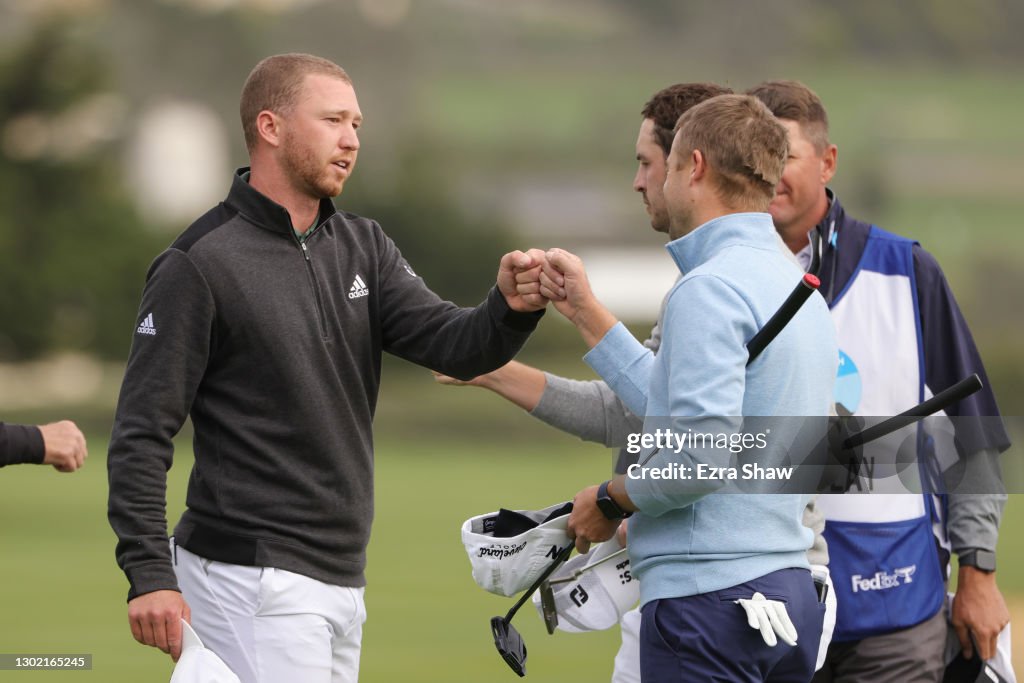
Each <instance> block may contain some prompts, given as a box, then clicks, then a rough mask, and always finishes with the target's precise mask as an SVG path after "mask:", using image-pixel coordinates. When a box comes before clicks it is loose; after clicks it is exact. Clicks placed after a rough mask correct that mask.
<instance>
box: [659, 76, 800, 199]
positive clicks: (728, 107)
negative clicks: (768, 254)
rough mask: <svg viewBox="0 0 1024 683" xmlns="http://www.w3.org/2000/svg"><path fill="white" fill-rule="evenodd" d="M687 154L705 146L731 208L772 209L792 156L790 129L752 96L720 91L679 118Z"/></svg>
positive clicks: (683, 149) (720, 191) (680, 143)
mask: <svg viewBox="0 0 1024 683" xmlns="http://www.w3.org/2000/svg"><path fill="white" fill-rule="evenodd" d="M675 133H676V144H677V146H678V148H679V151H680V153H682V154H683V156H684V157H685V156H688V155H689V153H690V152H692V151H693V150H695V149H699V150H700V151H701V153H702V154H703V155H704V159H705V160H706V161H707V164H708V167H709V168H710V169H711V172H712V174H711V177H712V179H713V181H714V183H715V186H716V187H717V190H718V196H719V198H720V199H721V200H722V202H723V203H724V204H725V205H726V206H728V207H729V208H731V209H736V210H755V211H766V210H767V209H768V205H769V204H770V203H771V201H772V198H773V197H774V196H775V186H776V185H777V184H778V182H779V179H780V178H781V177H782V170H783V169H784V168H785V166H786V157H787V156H788V155H789V142H788V139H787V135H786V129H785V127H783V125H782V124H781V123H779V121H778V119H776V118H775V116H774V115H773V114H772V113H771V112H770V111H768V108H767V107H766V106H765V105H764V104H763V103H762V102H761V101H760V100H758V99H756V98H754V97H750V96H749V95H719V96H717V97H712V98H711V99H710V100H705V101H704V102H701V103H700V104H698V105H697V106H695V107H693V108H692V109H690V110H689V111H687V112H686V113H685V114H683V115H682V116H680V117H679V121H678V122H677V123H676V129H675Z"/></svg>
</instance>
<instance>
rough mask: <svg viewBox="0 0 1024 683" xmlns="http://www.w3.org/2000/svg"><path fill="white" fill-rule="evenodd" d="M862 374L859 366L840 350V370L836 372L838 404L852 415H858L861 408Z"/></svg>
mask: <svg viewBox="0 0 1024 683" xmlns="http://www.w3.org/2000/svg"><path fill="white" fill-rule="evenodd" d="M860 393H861V385H860V373H859V372H858V371H857V364H856V363H854V362H853V359H852V358H850V357H849V356H847V355H846V352H844V351H843V350H842V349H840V350H839V370H838V371H837V372H836V404H837V405H841V406H843V407H844V408H846V410H848V411H849V412H850V413H856V412H857V408H859V407H860Z"/></svg>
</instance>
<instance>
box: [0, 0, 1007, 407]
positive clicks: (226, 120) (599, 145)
mask: <svg viewBox="0 0 1024 683" xmlns="http://www.w3.org/2000/svg"><path fill="white" fill-rule="evenodd" d="M1022 28H1024V6H1022V5H1021V3H1019V2H1012V1H1011V0H977V1H976V2H972V3H959V2H955V1H954V0H912V1H908V2H902V3H895V4H894V3H887V2H881V1H880V0H869V1H867V2H860V3H847V2H839V1H837V0H828V1H818V0H778V1H777V2H772V3H756V2H749V1H746V0H722V1H719V2H714V3H711V2H694V3H679V2H675V1H673V0H649V1H647V2H643V3H633V2H627V1H626V0H565V1H563V2H559V3H548V2H543V1H541V0H517V2H513V3H498V2H492V1H489V0H419V1H418V2H412V0H351V1H346V2H326V1H318V0H3V1H2V2H0V362H11V361H22V360H29V359H38V358H48V357H51V356H52V355H53V354H54V353H58V352H64V351H78V352H85V353H88V354H90V355H92V356H95V357H97V358H102V359H110V360H114V361H120V360H123V358H124V357H125V355H126V353H127V350H128V346H129V344H130V340H131V334H132V331H133V329H134V325H135V316H136V307H137V302H138V297H139V293H140V291H141V286H142V282H143V278H144V275H145V272H146V269H147V267H148V265H149V263H150V262H151V260H152V259H153V257H154V256H155V255H156V254H157V253H158V252H159V251H160V249H162V248H163V247H164V246H165V245H166V244H168V243H169V242H170V241H171V240H172V239H173V238H174V235H175V234H177V232H179V231H180V230H181V229H183V228H184V227H185V226H186V225H187V224H188V222H190V220H191V218H192V217H194V216H196V215H198V214H199V213H200V212H201V211H202V209H203V207H205V206H208V205H210V204H212V203H214V202H216V201H218V200H219V199H220V198H221V197H222V196H223V194H224V193H225V192H226V190H227V187H228V183H229V174H230V171H231V169H232V168H233V167H235V166H242V165H244V164H245V152H244V146H243V144H242V140H241V135H240V133H239V131H238V123H237V99H238V92H239V90H240V88H241V84H242V82H243V81H244V79H245V76H246V75H247V73H248V71H249V69H250V68H251V67H252V65H253V64H255V63H256V61H258V60H259V59H260V58H262V57H263V56H266V55H267V54H271V53H274V52H283V51H308V52H316V53H319V54H323V55H324V56H327V57H330V58H332V59H334V60H335V61H337V62H339V63H340V64H342V65H343V66H344V67H345V68H346V69H347V70H348V71H349V72H350V74H351V75H352V76H353V78H354V80H355V83H356V86H357V92H358V93H359V97H360V103H361V106H362V108H363V111H364V113H365V114H366V116H367V120H366V124H367V125H366V126H365V128H364V131H363V149H362V154H361V156H360V163H359V171H358V172H357V173H356V174H355V176H354V178H353V181H352V182H351V183H350V184H349V185H348V187H347V189H346V192H345V194H344V195H343V196H342V197H340V198H339V199H338V201H337V203H338V204H339V206H341V207H342V208H344V209H346V210H351V211H355V212H357V213H362V214H365V215H369V216H372V217H375V218H377V219H378V220H380V222H381V224H382V225H383V226H384V228H385V230H387V231H388V233H389V234H390V235H391V236H392V237H393V238H394V239H395V241H396V242H397V243H398V245H399V247H400V248H401V249H402V250H403V253H404V254H405V255H406V256H407V258H408V259H409V260H410V262H411V263H412V264H413V267H414V268H415V269H416V270H417V271H418V272H419V273H420V274H421V275H423V276H424V277H425V278H426V279H427V281H428V282H429V283H430V284H431V285H432V286H433V287H434V288H435V289H437V290H438V291H439V292H440V293H441V294H442V295H444V296H446V297H448V298H451V299H453V300H456V301H458V302H459V303H464V304H471V303H474V302H475V301H477V300H479V298H480V297H481V296H482V294H483V293H484V291H486V289H487V287H488V286H489V284H490V282H491V281H492V279H493V274H494V270H495V268H496V264H497V258H498V256H500V254H502V253H504V252H505V251H506V250H507V249H508V248H510V247H513V246H515V247H526V246H552V245H554V244H558V245H560V246H566V247H568V248H571V249H582V250H587V249H604V250H616V249H619V248H621V247H622V246H623V245H629V246H631V247H645V246H649V247H650V251H651V253H652V254H653V255H654V256H652V258H654V259H656V258H658V256H657V254H658V253H659V245H660V239H659V238H658V237H657V236H655V235H652V234H651V233H650V232H649V231H648V230H647V228H646V221H645V220H644V219H643V215H642V214H641V213H640V206H639V202H638V200H637V198H636V197H635V196H634V195H633V193H632V192H631V191H630V180H631V178H632V174H633V171H634V168H633V140H634V139H635V129H636V126H637V123H638V120H639V109H640V107H641V105H642V104H643V102H644V101H645V100H646V99H647V97H648V96H649V95H650V94H651V93H652V92H654V91H655V90H657V89H658V88H660V87H663V86H664V85H667V84H669V83H672V82H678V81H686V80H717V81H720V82H723V83H727V84H729V85H731V86H732V87H734V88H737V89H742V88H744V87H747V86H749V85H751V84H753V83H756V82H758V81H760V80H763V79H765V78H798V79H801V80H804V81H805V82H807V83H808V84H809V85H811V86H812V87H813V88H815V89H816V90H817V91H818V92H819V94H820V95H821V96H822V98H823V100H824V101H825V104H826V106H827V107H828V108H829V112H830V115H831V117H832V123H833V129H832V137H833V139H834V140H835V141H836V142H837V143H838V144H839V147H840V167H839V173H838V175H837V177H836V181H835V187H836V188H837V190H838V191H839V193H840V195H841V196H842V197H843V199H844V203H845V204H846V205H847V206H848V207H849V208H850V209H851V211H852V212H853V213H854V214H856V215H858V216H859V217H862V218H865V219H867V220H872V221H875V222H877V223H879V224H880V225H883V226H885V227H886V228H888V229H891V230H894V231H896V232H903V233H904V234H909V235H913V236H914V237H916V238H918V239H920V240H921V241H922V243H923V244H924V246H925V247H926V248H928V249H929V250H931V251H933V252H934V253H935V254H936V255H937V256H938V258H939V260H940V262H941V263H942V264H943V266H944V267H945V269H946V270H947V273H948V275H949V277H950V279H951V281H952V282H953V286H954V290H955V291H956V292H957V295H958V297H959V298H960V300H961V304H962V306H963V308H964V310H965V313H966V315H967V317H968V320H969V321H970V323H971V325H972V327H973V329H974V331H975V334H976V335H977V337H978V341H979V345H980V346H981V347H982V353H983V356H984V357H985V360H986V362H987V364H988V365H989V369H990V371H991V374H992V378H993V382H994V384H995V386H996V389H997V392H998V393H999V394H1000V398H1001V400H1002V402H1003V405H1004V410H1005V411H1006V412H1008V413H1016V414H1020V412H1021V410H1022V409H1024V400H1021V399H1018V398H1017V397H1016V396H1015V395H1013V393H1011V392H1010V389H1011V388H1012V387H1014V386H1015V385H1016V384H1017V383H1019V382H1024V369H1022V364H1021V363H1020V362H1019V360H1018V354H1019V352H1018V350H1017V349H1018V348H1019V346H1020V340H1021V339H1022V338H1024V320H1022V316H1020V315H1019V314H1017V313H1015V311H1016V308H1015V304H1016V302H1017V301H1019V300H1020V298H1021V295H1024V275H1022V272H1024V268H1022V267H1021V266H1022V265H1024V264H1022V255H1024V237H1021V235H1020V234H1019V232H1020V231H1019V230H1018V229H1017V221H1018V220H1019V216H1020V213H1021V209H1022V208H1024V206H1022V201H1021V199H1020V196H1021V191H1020V190H1021V182H1020V178H1021V177H1022V173H1021V172H1022V171H1024V163H1022V159H1024V139H1022V136H1021V135H1020V132H1019V124H1018V119H1019V112H1020V111H1021V109H1022V107H1024V89H1022V88H1021V82H1022V81H1021V78H1020V77H1021V75H1022V73H1024V69H1022V67H1024V43H1022V42H1021V41H1020V40H1019V39H1018V36H1019V34H1020V31H1021V29H1022ZM646 295H647V296H653V297H660V292H653V293H648V294H646ZM621 313H622V315H623V316H624V317H626V318H628V319H631V320H632V322H634V323H635V324H636V325H637V329H638V330H643V328H644V326H645V325H646V324H649V321H648V320H645V319H639V318H636V316H633V317H631V315H630V312H629V311H622V312H621ZM545 328H546V329H545V330H543V331H542V334H541V335H540V336H539V337H538V340H537V342H535V343H532V344H531V349H533V350H534V351H535V352H537V353H543V354H556V355H557V353H558V352H559V351H561V352H562V353H563V354H565V355H567V356H571V357H573V358H575V357H576V356H578V347H576V346H575V345H574V342H572V341H571V339H572V337H571V335H566V334H564V333H565V329H564V328H563V327H560V326H558V325H557V324H556V323H551V324H546V325H545ZM554 362H557V359H556V361H554ZM2 391H3V388H2V387H0V392H2Z"/></svg>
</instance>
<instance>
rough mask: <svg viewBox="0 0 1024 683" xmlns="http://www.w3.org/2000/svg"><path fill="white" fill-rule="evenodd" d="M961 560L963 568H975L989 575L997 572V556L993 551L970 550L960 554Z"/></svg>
mask: <svg viewBox="0 0 1024 683" xmlns="http://www.w3.org/2000/svg"><path fill="white" fill-rule="evenodd" d="M959 559H960V566H961V567H974V568H975V569H978V570H980V571H983V572H987V573H989V574H991V573H992V572H994V571H995V570H996V554H995V553H994V552H992V551H991V550H978V549H974V550H968V551H967V552H965V553H960V557H959Z"/></svg>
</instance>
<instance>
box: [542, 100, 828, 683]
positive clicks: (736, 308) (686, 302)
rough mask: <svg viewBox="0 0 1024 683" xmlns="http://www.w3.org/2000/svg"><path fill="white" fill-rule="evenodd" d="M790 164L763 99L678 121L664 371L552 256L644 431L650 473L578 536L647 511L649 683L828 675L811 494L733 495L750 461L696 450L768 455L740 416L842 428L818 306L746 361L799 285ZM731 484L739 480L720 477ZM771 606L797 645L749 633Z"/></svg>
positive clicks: (575, 314)
mask: <svg viewBox="0 0 1024 683" xmlns="http://www.w3.org/2000/svg"><path fill="white" fill-rule="evenodd" d="M787 149H788V146H787V142H786V132H785V129H784V128H783V127H782V126H781V125H780V124H779V123H778V121H777V120H776V119H775V118H774V117H773V116H771V113H770V112H769V111H768V110H767V108H765V107H764V106H762V105H761V103H760V102H757V101H755V100H753V99H752V98H750V97H746V96H740V95H722V96H719V97H715V98H712V99H710V100H708V101H706V102H704V103H702V104H700V105H697V106H696V107H693V108H692V109H690V110H689V111H688V112H687V113H686V114H684V115H683V116H682V117H681V118H680V119H679V122H678V124H677V125H676V134H675V139H674V142H673V146H672V152H671V154H670V156H669V161H668V174H667V179H666V181H665V199H666V203H667V207H668V212H669V218H670V229H669V236H670V237H671V239H672V241H671V242H669V244H668V247H667V248H668V251H669V253H670V254H671V256H672V257H673V259H675V261H676V263H677V265H678V266H679V269H680V271H682V272H683V273H684V276H683V277H682V279H681V280H680V281H679V282H678V283H677V284H676V286H675V287H674V288H673V290H672V292H671V293H670V295H669V299H668V304H667V307H666V310H665V317H664V331H663V338H662V346H661V351H660V352H659V353H658V355H657V356H656V357H655V356H654V355H653V354H651V352H650V351H649V350H648V349H646V348H644V347H643V346H642V345H641V344H640V343H639V342H637V341H636V340H635V339H634V338H633V337H632V336H631V335H630V334H629V332H628V331H627V330H626V328H625V327H624V326H623V325H621V324H620V323H618V321H617V320H616V319H615V318H614V316H612V315H611V313H610V312H608V311H607V309H605V308H604V307H603V306H602V305H601V304H600V303H599V302H598V301H597V300H596V299H595V298H594V296H593V294H592V292H591V291H590V287H589V284H588V283H587V279H586V273H585V272H584V270H583V267H582V264H581V262H580V261H579V259H578V258H576V257H575V256H573V255H572V254H569V253H567V252H564V251H561V250H551V251H550V252H548V254H547V264H546V265H545V272H544V274H543V275H542V277H541V282H540V291H541V293H542V294H544V295H545V296H547V297H548V298H550V299H551V300H552V301H554V303H555V306H556V308H557V309H558V310H559V312H561V313H562V314H563V315H565V316H566V317H568V318H569V320H571V321H572V322H573V323H574V324H575V325H576V326H577V327H578V328H579V330H580V332H581V334H582V336H583V338H584V341H586V343H587V344H588V346H590V347H591V351H590V352H589V353H588V354H587V356H586V360H587V362H588V363H589V364H590V365H591V366H592V367H593V368H594V369H595V370H596V371H597V372H598V373H599V374H600V375H601V376H602V377H603V378H604V379H605V381H607V382H608V384H609V386H611V387H612V388H613V389H614V390H615V392H616V393H617V394H618V395H619V396H620V397H621V398H622V399H623V400H624V401H625V402H626V404H627V405H628V406H629V407H630V409H631V410H633V411H634V412H635V413H636V414H638V415H644V416H645V419H644V432H643V434H640V435H638V438H637V442H638V445H640V446H642V447H644V449H643V451H642V452H641V454H640V461H641V463H642V466H640V467H637V468H634V469H633V470H631V473H627V475H619V476H617V477H616V478H615V479H613V480H611V481H609V482H605V483H604V484H601V485H600V486H591V487H589V488H586V489H584V490H582V491H581V492H580V493H578V494H577V495H576V497H575V501H574V504H575V505H574V509H573V512H572V516H571V518H570V522H569V526H570V530H571V531H572V532H574V533H575V535H576V537H577V546H578V547H579V548H580V549H581V550H585V549H586V548H587V547H588V546H589V543H590V542H593V541H600V540H604V539H606V538H608V537H610V536H611V534H612V533H613V532H614V530H615V527H616V526H617V524H618V523H619V520H620V519H621V518H623V517H626V516H629V515H630V514H632V513H634V512H636V513H637V514H636V515H635V516H634V517H633V519H632V520H631V522H630V546H629V547H630V557H631V560H632V563H633V566H634V568H635V572H636V573H637V574H638V575H639V576H640V586H641V605H642V615H643V617H642V625H641V634H640V641H641V645H640V660H641V675H642V677H643V680H644V681H645V683H647V682H649V681H653V682H655V683H660V682H662V681H665V682H667V681H690V680H729V681H794V682H795V681H809V680H810V678H811V676H812V674H813V671H814V663H815V655H816V652H817V649H818V640H819V637H820V634H821V625H822V615H823V612H824V606H823V604H822V603H820V602H819V600H818V596H817V595H816V593H815V590H814V586H813V583H812V581H811V577H810V574H809V571H808V564H807V556H806V552H807V549H808V548H809V547H810V545H811V541H812V533H811V531H810V530H809V529H807V528H806V527H804V526H803V525H802V524H801V513H802V510H803V507H804V505H805V504H806V503H807V500H808V497H807V496H804V495H800V494H775V495H764V494H747V495H744V494H741V493H735V492H733V493H727V492H726V491H727V490H729V489H730V488H731V489H733V490H734V491H735V489H736V487H731V486H730V485H729V483H728V477H729V473H728V466H729V465H730V463H735V460H736V457H735V456H736V453H734V452H730V449H729V448H728V447H726V448H721V447H716V446H715V445H710V446H709V445H707V444H705V445H704V446H703V447H702V446H701V445H699V444H696V443H695V442H694V441H690V442H689V443H687V438H686V437H687V436H688V435H690V434H691V433H696V432H700V433H712V434H716V435H718V437H719V438H725V439H726V441H728V442H731V443H735V438H736V437H740V438H747V439H748V440H756V439H758V438H759V435H755V434H752V433H742V432H743V430H745V429H746V428H747V427H746V426H745V425H744V424H743V422H742V421H743V418H745V417H754V416H758V417H769V418H779V417H782V416H803V417H811V416H822V417H823V416H825V415H827V414H828V411H829V405H830V402H831V399H832V394H831V393H830V392H831V391H832V386H833V378H834V373H835V369H836V363H837V357H838V352H837V347H836V341H835V332H834V329H833V326H832V322H831V319H830V318H829V314H828V310H827V308H826V306H825V303H824V301H823V300H822V299H821V297H819V296H817V295H814V296H813V297H812V298H811V300H809V301H808V302H807V303H806V304H805V305H804V307H803V308H802V309H801V310H800V311H799V312H798V313H797V314H796V316H795V317H794V318H793V320H792V322H790V324H789V325H788V326H787V327H786V328H785V329H784V330H783V331H782V332H781V333H780V334H779V336H778V337H776V338H775V340H774V341H773V342H772V343H771V344H770V345H769V346H768V348H767V349H766V350H765V351H764V353H762V354H761V355H760V356H759V357H758V358H757V359H756V360H755V361H754V362H752V363H750V364H749V365H748V364H747V362H748V353H747V350H746V345H747V343H748V342H749V341H750V339H751V338H752V337H753V336H754V334H755V333H756V332H757V331H758V330H759V329H760V328H761V327H762V326H763V325H764V323H765V322H766V321H767V320H768V319H769V318H770V317H771V315H772V314H773V313H774V312H775V311H776V309H778V307H779V305H780V304H781V302H782V301H783V300H784V299H785V298H786V296H787V295H788V294H789V292H790V291H791V290H792V288H793V286H794V284H795V283H796V282H798V281H799V279H800V277H801V275H802V273H801V271H800V270H799V268H797V267H796V266H794V265H793V264H792V263H791V262H790V261H788V260H787V259H786V258H785V257H784V256H783V255H782V254H781V253H780V252H779V250H778V248H777V243H776V241H775V236H774V235H773V230H774V227H773V225H772V220H771V216H770V215H768V214H767V213H766V210H767V207H768V204H769V202H770V201H771V199H772V197H773V193H774V187H775V184H776V183H777V181H778V179H779V177H780V176H781V173H782V169H783V166H784V164H785V161H786V156H787ZM795 422H796V421H793V420H790V421H789V422H787V421H785V420H778V419H776V420H773V421H772V422H771V425H772V428H775V427H776V426H780V427H782V430H781V431H785V425H788V424H793V423H795ZM760 437H761V438H763V437H764V434H763V433H762V434H760ZM772 440H774V436H773V437H772V438H770V439H767V441H772ZM659 441H660V442H661V446H662V447H661V448H660V449H659V448H655V447H650V446H651V445H653V444H657V443H658V442H659ZM715 441H717V438H716V439H715ZM680 444H681V445H680ZM720 445H721V444H720V443H718V444H717V446H720ZM775 445H777V446H779V447H787V445H783V444H775ZM748 448H749V446H748ZM769 450H771V449H770V448H769ZM645 460H646V462H645ZM719 467H723V470H719V469H717V468H719ZM713 468H715V469H713ZM655 471H658V472H659V474H660V475H667V478H657V479H655V478H653V476H651V475H652V473H653V472H655ZM698 471H700V472H703V473H704V475H705V476H704V477H702V476H701V475H700V474H698ZM673 473H675V474H673ZM716 475H723V476H725V477H726V480H724V481H723V480H721V479H717V478H707V477H709V476H710V477H715V476H716ZM737 603H738V604H737ZM765 603H768V604H770V605H771V606H772V607H770V608H765ZM779 603H784V605H785V609H784V610H781V609H778V608H779V607H780V606H779ZM759 608H760V609H762V610H763V612H762V613H763V614H765V613H766V614H769V615H770V616H771V617H772V618H776V617H778V618H781V619H782V620H785V618H786V616H787V614H788V618H789V619H790V620H791V621H792V626H793V627H794V629H793V630H792V631H791V633H790V635H791V636H792V637H791V638H788V639H784V640H785V641H786V642H784V643H779V644H777V645H775V646H769V645H768V644H766V643H765V641H763V640H762V639H761V636H760V634H759V633H758V632H757V631H754V630H752V629H751V628H750V626H749V625H748V615H749V614H751V613H753V612H756V611H757V610H758V609H759ZM751 618H753V617H751ZM766 618H768V617H767V616H766Z"/></svg>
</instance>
